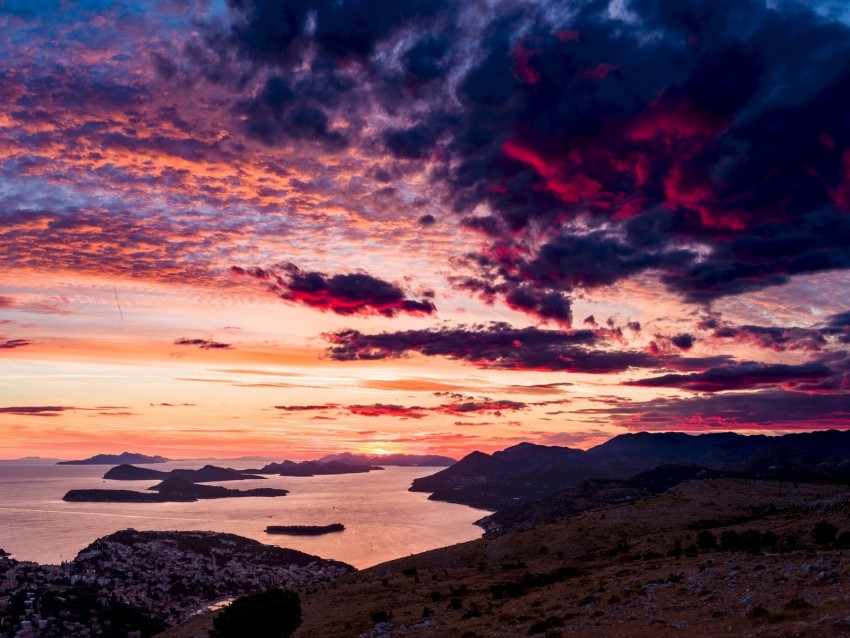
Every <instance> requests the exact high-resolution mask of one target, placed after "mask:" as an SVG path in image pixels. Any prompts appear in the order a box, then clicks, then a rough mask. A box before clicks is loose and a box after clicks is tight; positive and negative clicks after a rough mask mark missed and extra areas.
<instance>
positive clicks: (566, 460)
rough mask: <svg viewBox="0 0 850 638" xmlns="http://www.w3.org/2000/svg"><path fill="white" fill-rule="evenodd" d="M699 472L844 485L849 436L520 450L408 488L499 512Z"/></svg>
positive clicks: (644, 437) (642, 438) (647, 440)
mask: <svg viewBox="0 0 850 638" xmlns="http://www.w3.org/2000/svg"><path fill="white" fill-rule="evenodd" d="M671 464H676V465H698V466H702V467H705V468H706V469H710V470H714V471H722V472H738V473H741V474H742V475H745V476H747V477H750V478H768V479H777V480H796V481H824V482H846V481H847V480H848V479H850V431H837V430H827V431H821V432H806V433H799V434H786V435H783V436H765V435H740V434H733V433H709V434H701V435H690V434H684V433H680V432H664V433H647V432H641V433H635V434H623V435H620V436H617V437H614V438H613V439H611V440H609V441H606V442H605V443H603V444H601V445H598V446H596V447H593V448H590V449H589V450H587V451H584V450H575V449H571V448H566V447H557V446H544V445H534V444H531V443H520V444H519V445H515V446H513V447H509V448H507V449H505V450H502V451H500V452H495V453H493V454H492V455H490V454H484V453H482V452H473V453H471V454H469V455H467V456H466V457H464V458H463V459H461V460H460V461H458V462H457V463H456V464H455V465H453V466H451V467H448V468H446V469H445V470H441V471H440V472H437V473H436V474H432V475H430V476H426V477H422V478H419V479H416V480H415V481H413V484H412V485H411V488H410V489H411V490H412V491H417V492H431V497H430V498H432V499H434V500H439V501H448V502H451V503H463V504H465V505H471V506H473V507H481V508H485V509H492V510H500V509H503V508H505V507H512V506H515V505H517V504H523V503H528V502H531V501H535V500H539V499H543V498H547V497H549V496H552V495H554V494H557V493H559V492H561V491H563V490H565V489H567V488H569V487H571V486H575V485H578V484H579V483H581V482H583V481H587V480H591V479H617V480H625V479H629V478H631V477H633V476H635V475H636V474H639V473H641V472H646V471H649V470H652V469H654V468H657V467H659V466H662V465H671Z"/></svg>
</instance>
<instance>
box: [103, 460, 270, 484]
mask: <svg viewBox="0 0 850 638" xmlns="http://www.w3.org/2000/svg"><path fill="white" fill-rule="evenodd" d="M172 477H174V478H182V479H184V480H186V481H189V482H190V483H214V482H218V481H244V480H246V479H263V480H265V478H266V477H265V476H259V475H257V474H249V473H247V472H243V471H241V470H234V469H231V468H229V467H218V466H216V465H205V466H204V467H202V468H201V469H199V470H171V471H170V472H163V471H162V470H152V469H150V468H147V467H136V466H135V465H130V464H126V463H125V464H123V465H118V466H116V467H113V468H112V469H110V470H109V471H107V472H106V474H104V475H103V478H105V479H112V480H113V481H155V480H165V479H167V478H172Z"/></svg>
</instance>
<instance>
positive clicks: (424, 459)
mask: <svg viewBox="0 0 850 638" xmlns="http://www.w3.org/2000/svg"><path fill="white" fill-rule="evenodd" d="M332 461H341V462H343V463H356V464H361V465H362V464H366V465H369V464H372V463H377V464H378V465H401V466H407V467H412V466H423V467H425V466H427V467H448V466H449V465H454V464H455V463H457V459H453V458H451V457H449V456H440V455H438V454H353V453H352V452H342V453H340V454H329V455H327V456H323V457H322V458H320V459H318V462H319V463H330V462H332Z"/></svg>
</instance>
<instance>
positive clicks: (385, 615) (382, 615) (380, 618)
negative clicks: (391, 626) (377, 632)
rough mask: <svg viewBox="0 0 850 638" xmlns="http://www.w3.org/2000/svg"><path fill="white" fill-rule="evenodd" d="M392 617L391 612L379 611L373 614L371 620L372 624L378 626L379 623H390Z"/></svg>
mask: <svg viewBox="0 0 850 638" xmlns="http://www.w3.org/2000/svg"><path fill="white" fill-rule="evenodd" d="M390 616H391V614H390V612H388V611H386V610H384V609H381V610H379V611H376V612H373V613H372V615H371V616H370V618H371V619H372V622H373V623H375V624H376V625H377V624H378V623H379V622H389V621H390Z"/></svg>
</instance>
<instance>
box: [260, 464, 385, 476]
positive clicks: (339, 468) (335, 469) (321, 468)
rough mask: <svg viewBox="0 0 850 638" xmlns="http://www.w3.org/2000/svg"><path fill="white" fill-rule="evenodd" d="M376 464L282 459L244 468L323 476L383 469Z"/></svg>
mask: <svg viewBox="0 0 850 638" xmlns="http://www.w3.org/2000/svg"><path fill="white" fill-rule="evenodd" d="M383 469H384V468H382V467H380V466H377V465H363V464H353V463H343V462H340V461H331V462H329V463H321V462H319V461H304V462H302V463H295V462H294V461H283V462H282V463H269V464H268V465H265V466H263V467H261V468H260V469H258V470H245V471H246V472H256V473H257V474H279V475H280V476H324V475H330V474H362V473H364V472H371V471H373V470H383Z"/></svg>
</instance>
